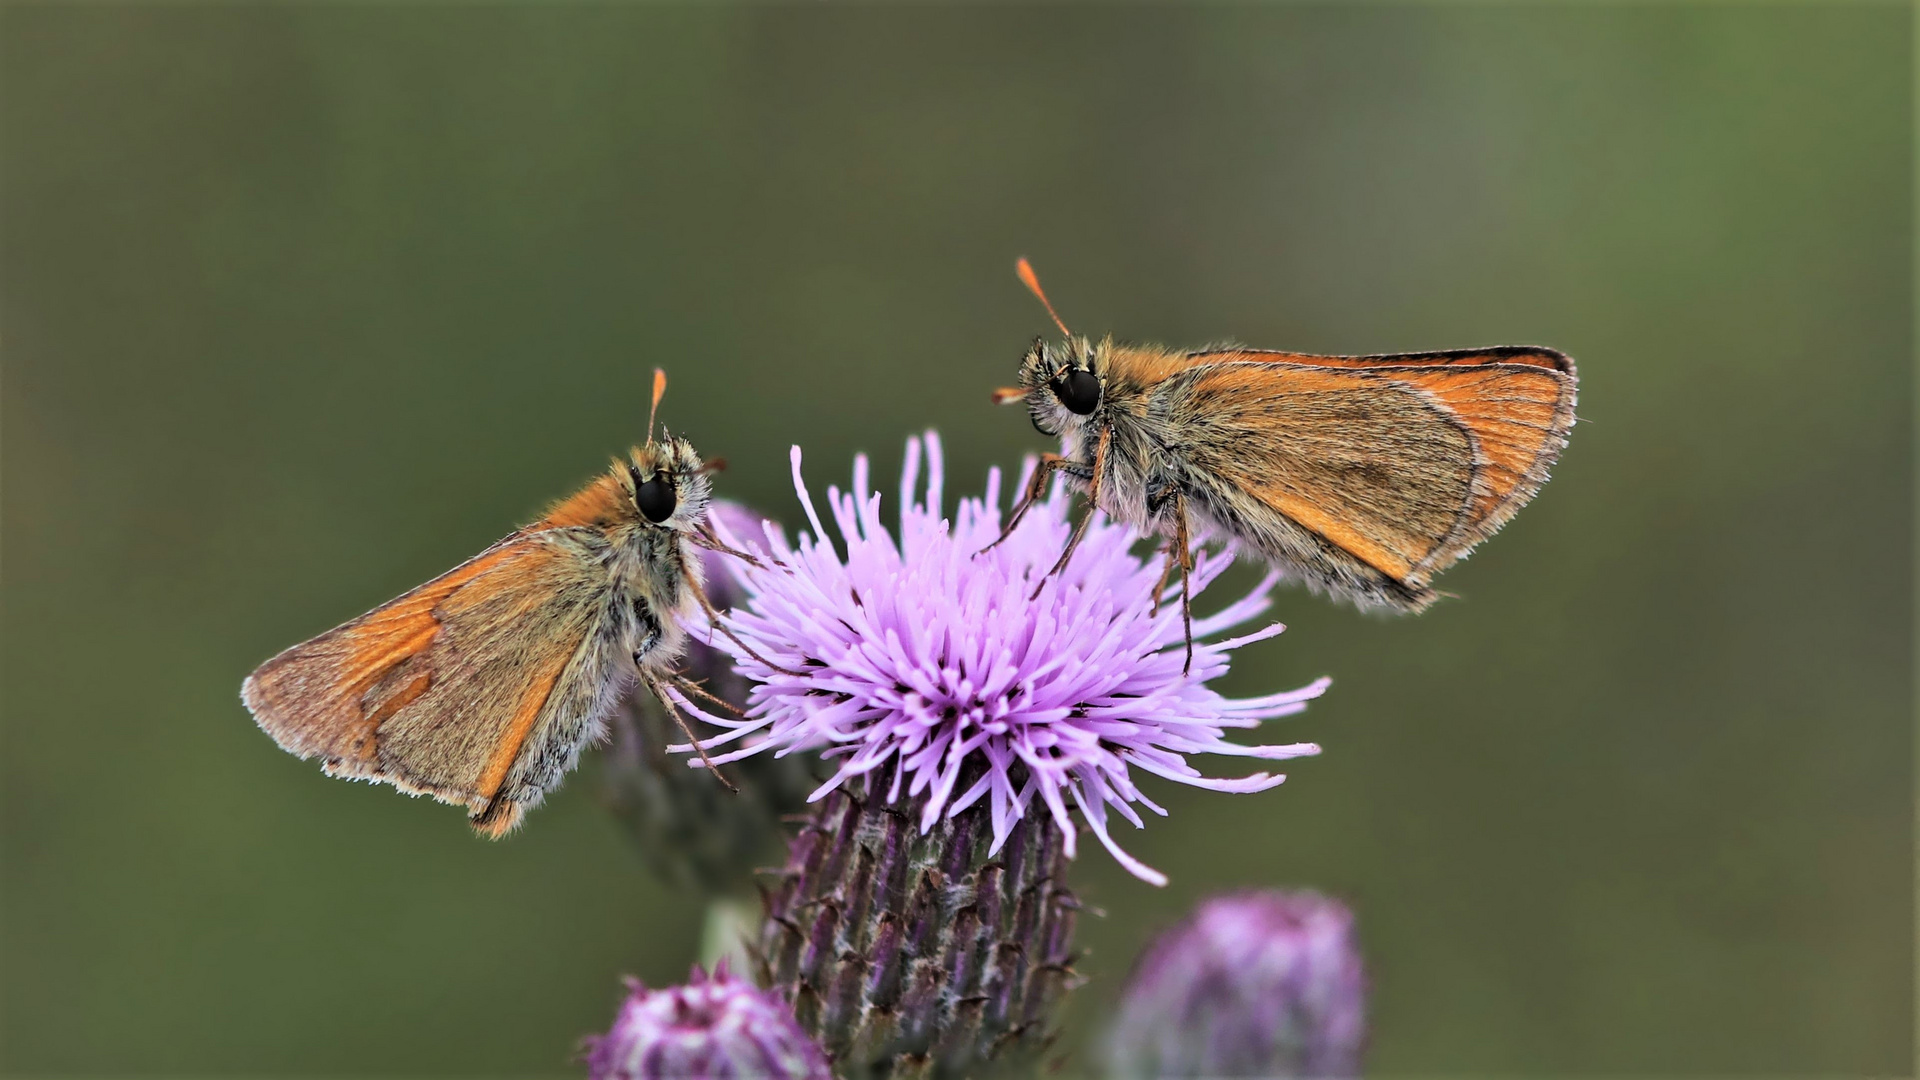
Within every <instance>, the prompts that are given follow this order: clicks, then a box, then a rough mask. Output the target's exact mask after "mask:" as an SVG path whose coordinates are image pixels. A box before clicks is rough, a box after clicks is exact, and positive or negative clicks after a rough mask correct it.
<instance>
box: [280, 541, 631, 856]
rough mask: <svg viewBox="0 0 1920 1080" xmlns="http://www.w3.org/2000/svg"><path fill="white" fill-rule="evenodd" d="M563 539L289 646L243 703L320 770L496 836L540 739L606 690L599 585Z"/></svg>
mask: <svg viewBox="0 0 1920 1080" xmlns="http://www.w3.org/2000/svg"><path fill="white" fill-rule="evenodd" d="M568 542H569V539H568V538H567V537H566V536H565V534H564V532H562V531H545V532H533V533H521V534H516V535H514V536H511V537H509V538H507V539H506V540H504V541H502V542H500V543H499V544H496V545H495V546H493V547H492V548H490V549H488V550H487V551H485V552H483V553H482V554H480V555H478V556H476V557H475V558H473V559H471V560H469V561H468V562H466V563H464V564H462V565H461V566H459V567H457V568H455V569H454V570H452V571H449V572H448V573H446V574H443V575H441V576H440V577H438V578H435V579H434V580H433V581H430V582H428V583H427V584H425V585H422V586H420V587H419V588H417V589H414V590H413V591H412V592H409V593H407V594H406V595H404V596H402V597H400V598H399V599H397V600H394V601H392V602H391V603H388V604H385V605H383V606H381V607H379V608H376V609H375V610H373V611H372V612H369V613H368V614H366V615H364V616H361V617H360V618H358V619H355V620H353V621H352V622H349V623H347V624H345V625H343V626H341V627H338V628H337V629H334V630H332V631H329V632H327V633H325V634H322V635H321V636H319V637H317V638H315V639H313V640H312V641H309V642H306V643H304V644H302V645H296V646H294V647H293V648H291V649H288V650H287V651H286V652H284V653H281V654H280V655H279V656H276V657H274V658H273V659H271V660H269V661H267V662H266V663H265V664H263V665H261V667H260V669H259V670H257V671H255V672H254V673H253V675H252V676H250V677H249V678H248V679H247V682H246V685H245V687H244V691H243V693H244V696H245V699H246V702H247V704H248V706H249V707H250V708H251V709H252V710H253V713H254V716H255V718H256V719H257V720H258V721H259V724H260V726H261V728H263V729H264V730H265V731H266V732H267V733H268V734H270V735H272V736H273V737H274V739H275V740H276V741H277V742H279V744H280V745H281V746H282V747H284V748H285V749H287V750H289V751H292V752H293V753H295V754H298V755H299V756H301V757H303V758H307V757H316V756H317V757H320V758H322V759H323V760H324V761H325V762H326V765H327V769H328V771H329V772H331V773H333V774H335V775H341V776H350V777H359V778H365V779H370V780H376V781H382V782H386V783H391V784H394V785H395V786H397V787H399V788H401V789H402V790H406V791H410V792H420V793H426V794H430V795H433V796H435V797H437V798H439V799H441V800H443V801H446V802H453V803H463V804H465V805H467V806H468V807H469V808H470V809H471V810H472V811H473V812H474V814H475V817H476V824H478V825H480V826H482V827H483V828H486V829H487V830H488V831H492V832H498V831H503V830H504V829H505V828H507V827H509V826H510V825H511V824H512V823H513V821H514V820H516V819H517V818H518V813H519V803H520V802H521V801H523V798H524V797H525V795H526V794H528V793H526V792H523V791H522V790H521V788H523V787H524V786H525V784H526V782H527V781H529V780H532V779H538V778H537V777H529V776H528V775H527V774H528V773H529V772H530V770H534V769H535V768H536V767H538V766H540V765H541V764H542V762H541V760H540V759H541V757H542V754H541V750H542V749H543V747H544V746H545V744H546V743H548V742H551V741H554V739H555V737H556V736H559V735H561V734H562V733H563V731H568V730H577V729H578V728H579V727H580V726H582V725H584V724H586V723H588V722H590V719H591V715H590V714H591V713H592V711H593V709H594V708H595V707H596V706H597V704H598V698H599V697H600V696H602V695H601V688H602V686H603V685H604V683H605V682H606V681H607V674H606V672H605V671H604V670H602V669H603V668H604V667H605V666H606V665H605V664H604V663H603V662H602V660H601V658H600V657H599V656H598V655H597V654H598V653H599V652H600V651H601V650H600V649H599V648H598V647H597V646H598V644H599V642H598V640H597V639H598V638H600V637H602V636H604V635H601V634H600V633H599V632H598V631H599V629H600V628H601V626H602V625H603V623H604V622H605V620H606V618H607V603H608V594H609V589H608V584H607V579H606V574H605V572H604V571H603V570H601V569H600V568H599V567H598V565H597V564H596V563H595V562H593V561H592V560H588V559H581V558H578V557H576V556H575V555H574V553H572V552H569V551H568V550H566V548H565V547H564V545H565V544H566V543H568ZM574 741H575V742H577V740H574ZM567 764H568V765H570V764H571V762H570V761H568V762H567ZM556 778H557V777H556ZM531 794H532V797H534V798H537V797H538V793H537V791H536V792H533V793H531ZM489 810H491V813H489Z"/></svg>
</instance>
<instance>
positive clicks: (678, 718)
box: [640, 671, 740, 795]
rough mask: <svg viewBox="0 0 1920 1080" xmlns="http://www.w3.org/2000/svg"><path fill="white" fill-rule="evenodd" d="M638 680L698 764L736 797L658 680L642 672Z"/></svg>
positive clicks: (732, 787)
mask: <svg viewBox="0 0 1920 1080" xmlns="http://www.w3.org/2000/svg"><path fill="white" fill-rule="evenodd" d="M640 680H641V681H642V682H644V683H646V684H647V689H648V690H651V691H653V696H654V697H656V698H658V699H660V704H661V705H663V706H665V707H666V710H667V715H668V716H671V717H673V722H674V723H676V724H678V725H680V731H681V733H682V734H684V735H685V736H686V737H687V741H688V742H690V743H692V744H693V752H694V753H696V754H699V755H700V763H701V764H702V765H705V766H706V767H707V770H708V771H709V772H711V773H713V778H714V779H715V780H718V781H720V783H721V785H722V786H723V787H725V788H726V789H727V790H728V791H731V792H733V793H734V794H736V795H738V794H739V793H740V789H739V788H737V787H734V786H733V781H731V780H729V779H727V777H726V774H725V773H722V772H721V771H720V766H718V765H715V764H714V763H713V759H712V758H710V757H708V756H707V748H706V747H704V746H701V745H700V737H699V736H698V735H695V734H694V733H693V728H692V726H691V725H689V724H688V723H687V718H686V717H684V716H682V715H680V709H679V707H678V706H676V705H675V704H674V703H673V699H672V698H670V697H668V696H667V691H666V688H665V687H663V686H661V685H660V681H659V680H658V679H655V678H654V677H653V676H652V675H649V674H647V673H646V672H644V671H643V672H641V673H640Z"/></svg>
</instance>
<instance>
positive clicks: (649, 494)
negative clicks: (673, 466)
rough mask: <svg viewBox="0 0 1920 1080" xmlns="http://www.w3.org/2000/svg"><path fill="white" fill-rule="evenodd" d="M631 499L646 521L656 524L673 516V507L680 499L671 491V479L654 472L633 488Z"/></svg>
mask: <svg viewBox="0 0 1920 1080" xmlns="http://www.w3.org/2000/svg"><path fill="white" fill-rule="evenodd" d="M633 501H634V502H635V503H636V504H638V505H639V507H640V512H641V513H643V514H645V515H647V520H648V521H651V522H653V523H654V524H655V525H658V524H660V523H661V522H663V521H665V520H667V519H668V518H670V517H672V516H673V508H674V506H675V505H677V504H678V503H679V501H680V499H679V496H677V495H675V494H674V493H673V481H671V480H669V479H667V478H666V477H664V476H661V475H659V474H657V473H656V474H655V475H654V478H653V479H651V480H649V481H647V482H646V483H644V484H641V485H640V486H639V487H638V488H636V489H635V490H634V493H633Z"/></svg>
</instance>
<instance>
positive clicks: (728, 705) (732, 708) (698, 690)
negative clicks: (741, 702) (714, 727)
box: [669, 675, 747, 716]
mask: <svg viewBox="0 0 1920 1080" xmlns="http://www.w3.org/2000/svg"><path fill="white" fill-rule="evenodd" d="M669 681H671V682H672V683H673V685H674V687H675V688H676V689H678V690H679V691H680V692H681V693H683V694H685V695H687V696H688V697H698V698H705V699H706V700H707V701H710V702H712V703H713V704H715V705H718V706H720V707H721V708H723V709H725V710H727V711H728V712H730V713H732V714H733V715H735V716H745V715H747V713H746V710H744V709H742V708H741V707H740V706H738V705H735V704H734V703H733V702H731V701H728V700H727V699H726V698H723V697H720V696H718V695H716V694H713V693H711V692H709V691H708V690H707V688H706V687H704V686H701V685H700V684H699V683H697V682H695V681H694V680H692V679H689V678H687V677H686V676H685V675H675V676H674V677H673V678H672V679H671V680H669Z"/></svg>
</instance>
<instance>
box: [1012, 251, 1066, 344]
mask: <svg viewBox="0 0 1920 1080" xmlns="http://www.w3.org/2000/svg"><path fill="white" fill-rule="evenodd" d="M1013 269H1014V273H1016V274H1019V275H1020V283H1021V284H1022V285H1025V286H1026V287H1027V289H1028V290H1029V291H1030V292H1032V293H1033V295H1035V296H1037V297H1039V298H1040V303H1041V305H1042V306H1043V307H1045V308H1046V309H1047V314H1048V315H1051V316H1052V317H1053V325H1055V326H1057V327H1059V328H1060V332H1061V333H1062V334H1064V335H1066V336H1067V337H1072V336H1073V331H1071V330H1069V329H1067V324H1066V323H1064V322H1061V321H1060V313H1059V312H1057V311H1055V310H1053V302H1052V301H1050V300H1048V299H1047V294H1046V293H1044V292H1041V291H1040V275H1038V274H1036V273H1034V272H1033V264H1032V263H1030V262H1028V261H1027V257H1026V256H1025V255H1022V256H1020V261H1019V262H1017V263H1015V264H1014V266H1013Z"/></svg>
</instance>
